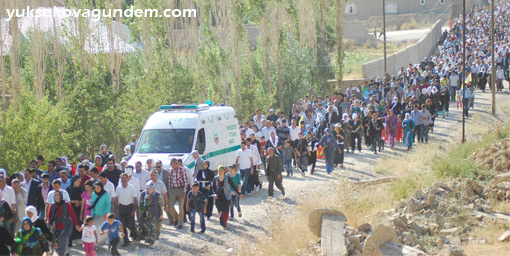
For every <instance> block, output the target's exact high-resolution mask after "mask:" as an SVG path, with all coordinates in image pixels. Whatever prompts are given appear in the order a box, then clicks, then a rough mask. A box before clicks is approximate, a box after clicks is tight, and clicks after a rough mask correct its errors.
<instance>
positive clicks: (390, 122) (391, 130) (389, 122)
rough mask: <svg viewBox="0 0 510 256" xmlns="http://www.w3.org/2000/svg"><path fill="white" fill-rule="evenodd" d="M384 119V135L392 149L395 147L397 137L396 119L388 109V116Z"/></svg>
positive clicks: (391, 110)
mask: <svg viewBox="0 0 510 256" xmlns="http://www.w3.org/2000/svg"><path fill="white" fill-rule="evenodd" d="M384 119H385V123H386V134H388V140H389V144H390V147H391V148H393V147H394V146H395V138H396V136H397V126H398V121H397V117H396V116H395V114H394V113H393V109H390V111H389V113H388V115H387V116H386V117H385V118H384Z"/></svg>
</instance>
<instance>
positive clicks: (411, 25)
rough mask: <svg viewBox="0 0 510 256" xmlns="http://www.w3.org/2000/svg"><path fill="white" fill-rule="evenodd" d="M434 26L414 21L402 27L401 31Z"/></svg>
mask: <svg viewBox="0 0 510 256" xmlns="http://www.w3.org/2000/svg"><path fill="white" fill-rule="evenodd" d="M431 26H432V24H430V23H429V22H421V23H420V22H418V21H417V20H416V19H412V20H410V21H408V22H405V23H404V24H402V25H400V30H411V29H419V28H429V27H431Z"/></svg>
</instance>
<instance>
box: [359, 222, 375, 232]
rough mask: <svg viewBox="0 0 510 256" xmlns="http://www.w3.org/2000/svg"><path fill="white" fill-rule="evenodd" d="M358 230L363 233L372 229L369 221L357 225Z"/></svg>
mask: <svg viewBox="0 0 510 256" xmlns="http://www.w3.org/2000/svg"><path fill="white" fill-rule="evenodd" d="M358 230H359V231H361V232H363V233H368V232H370V231H371V230H372V226H371V225H370V224H369V223H365V224H362V225H360V226H359V227H358Z"/></svg>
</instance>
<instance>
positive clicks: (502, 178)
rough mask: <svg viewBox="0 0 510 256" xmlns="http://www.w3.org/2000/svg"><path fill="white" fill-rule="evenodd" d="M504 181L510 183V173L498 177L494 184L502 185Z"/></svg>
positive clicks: (495, 178)
mask: <svg viewBox="0 0 510 256" xmlns="http://www.w3.org/2000/svg"><path fill="white" fill-rule="evenodd" d="M503 181H510V172H505V173H502V174H498V175H496V177H494V181H493V182H494V183H495V184H497V183H500V182H503Z"/></svg>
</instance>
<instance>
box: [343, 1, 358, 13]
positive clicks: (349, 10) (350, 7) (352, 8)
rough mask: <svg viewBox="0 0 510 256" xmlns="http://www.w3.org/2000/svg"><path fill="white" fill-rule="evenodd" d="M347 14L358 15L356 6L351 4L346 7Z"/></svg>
mask: <svg viewBox="0 0 510 256" xmlns="http://www.w3.org/2000/svg"><path fill="white" fill-rule="evenodd" d="M345 14H356V4H354V3H349V4H347V5H346V6H345Z"/></svg>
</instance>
